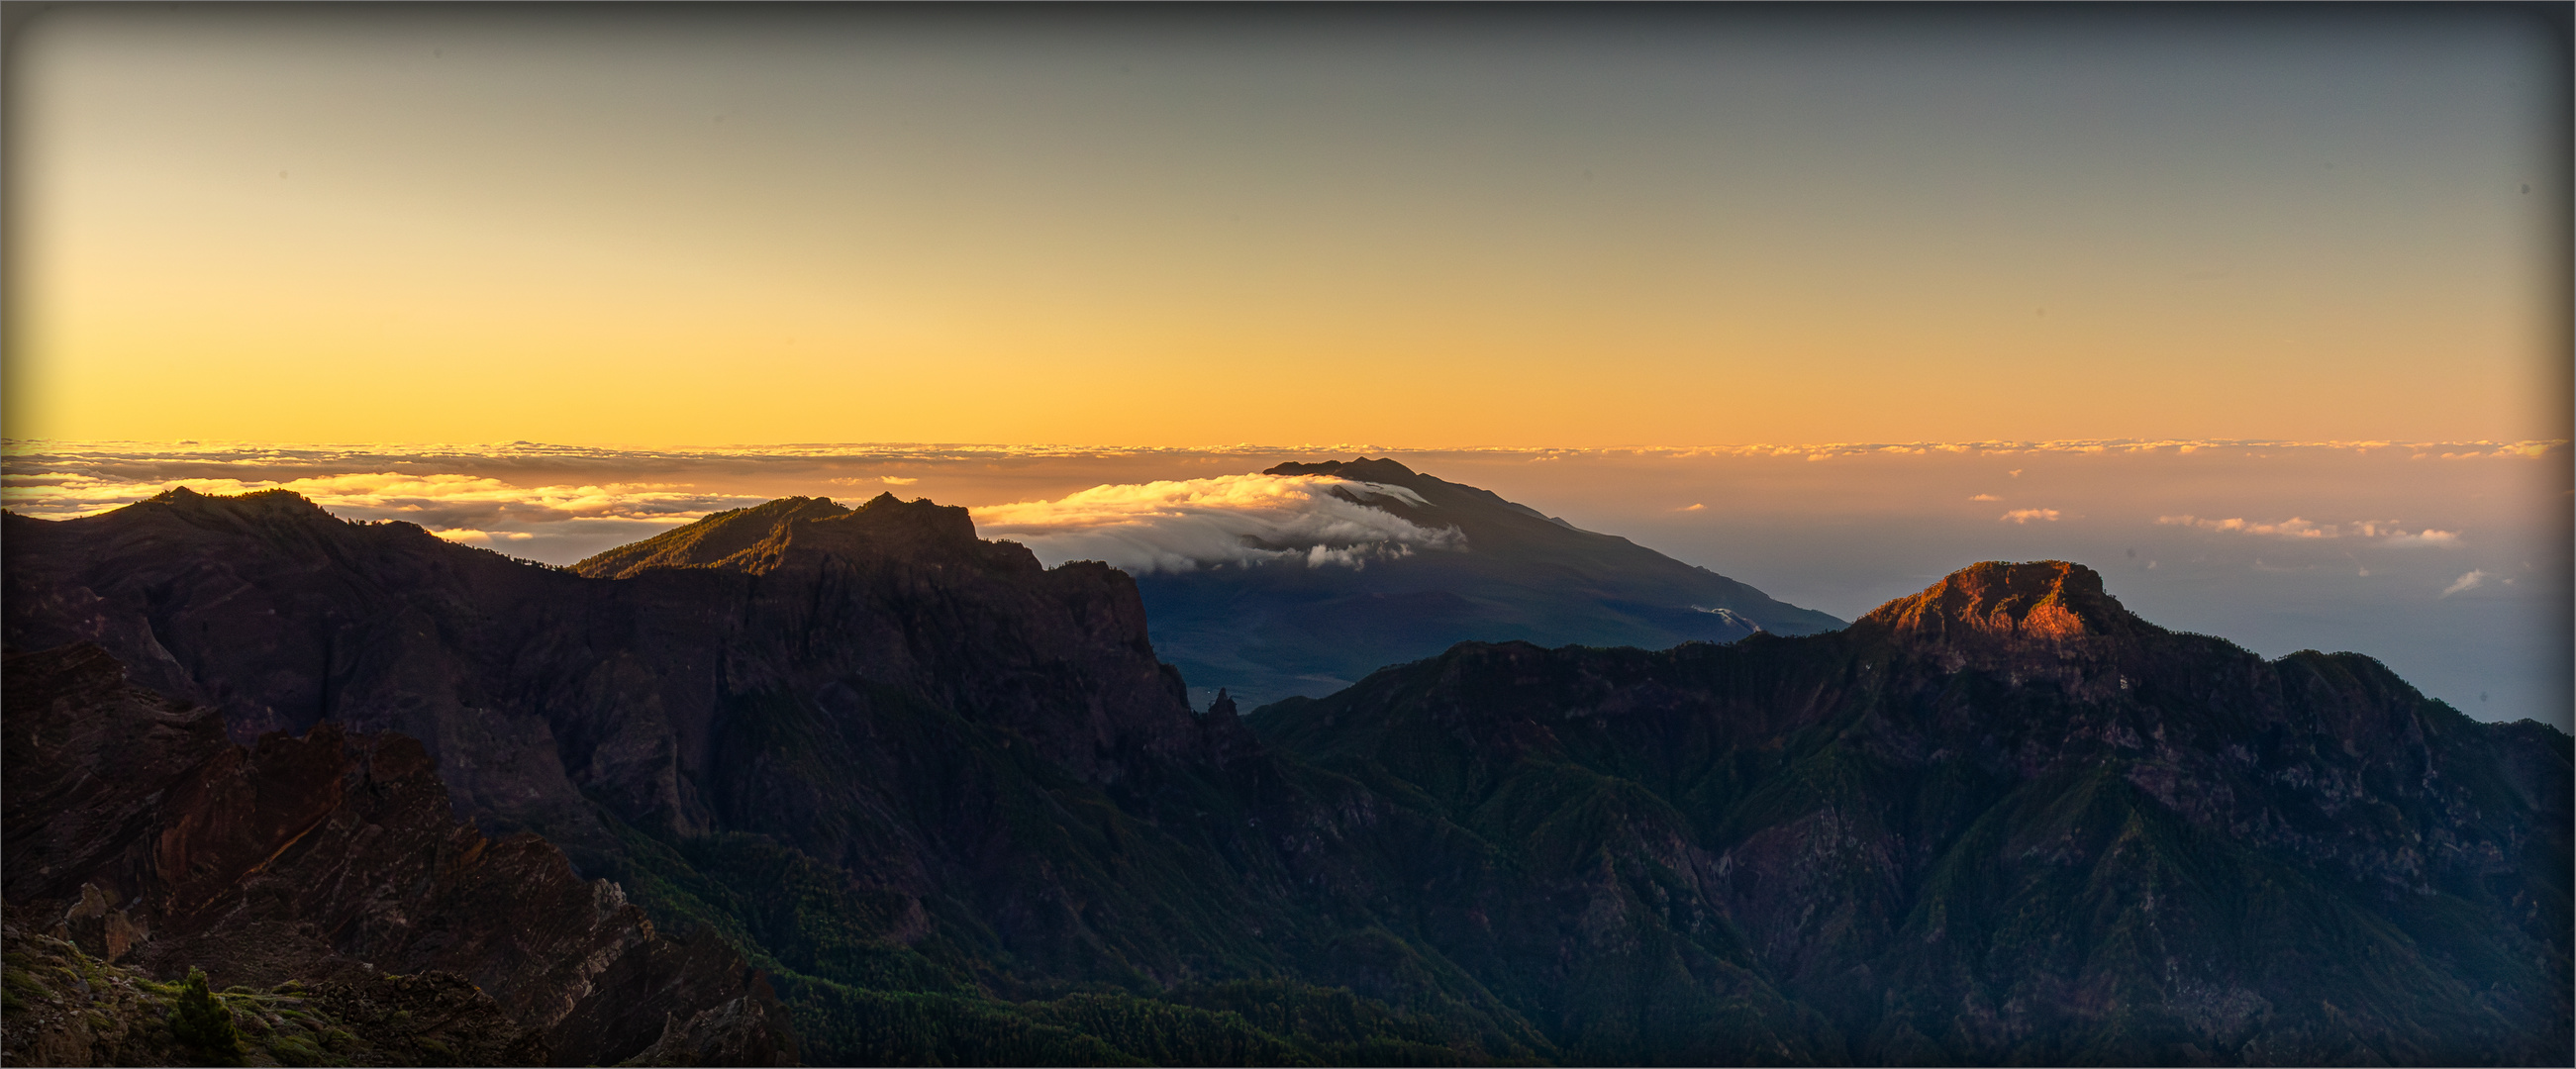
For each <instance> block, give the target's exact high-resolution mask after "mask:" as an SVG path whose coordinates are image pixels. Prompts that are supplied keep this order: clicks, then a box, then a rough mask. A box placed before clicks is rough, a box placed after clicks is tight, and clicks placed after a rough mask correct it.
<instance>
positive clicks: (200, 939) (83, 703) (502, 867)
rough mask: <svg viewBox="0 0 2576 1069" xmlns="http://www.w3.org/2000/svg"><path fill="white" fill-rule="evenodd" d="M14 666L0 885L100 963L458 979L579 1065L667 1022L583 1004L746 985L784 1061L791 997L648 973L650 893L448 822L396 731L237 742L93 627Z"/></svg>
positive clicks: (632, 1007) (680, 1007)
mask: <svg viewBox="0 0 2576 1069" xmlns="http://www.w3.org/2000/svg"><path fill="white" fill-rule="evenodd" d="M7 673H8V679H9V686H8V690H7V695H6V702H7V723H8V727H9V731H8V734H7V740H6V747H7V767H6V779H5V788H0V792H5V803H0V806H4V807H5V821H6V851H7V854H6V860H7V865H6V876H5V891H6V896H7V899H8V901H9V902H10V903H11V904H12V906H13V907H15V908H16V911H17V912H19V913H21V914H23V915H25V916H28V917H32V918H35V919H37V920H38V921H49V922H50V923H52V924H53V925H54V926H55V927H56V928H58V929H59V934H60V935H61V936H63V937H66V938H68V939H70V940H72V941H73V942H75V943H76V944H78V945H80V946H81V948H82V949H83V950H84V951H86V952H88V953H89V954H90V955H92V956H94V957H96V958H98V959H100V960H101V961H103V962H105V963H107V964H111V965H114V964H120V963H121V964H124V965H127V966H130V967H133V968H136V969H139V970H140V971H142V972H143V973H145V974H147V975H154V976H166V977H176V976H179V975H181V974H183V973H185V972H186V971H187V970H188V969H189V968H191V967H199V968H203V969H204V970H205V971H206V973H207V975H208V977H209V978H210V980H211V981H212V982H213V984H214V986H216V987H218V988H221V987H227V986H231V985H236V984H241V985H249V986H252V987H273V986H275V985H278V984H282V983H285V982H287V981H290V980H292V981H301V982H303V983H305V984H308V985H328V984H333V983H337V984H341V985H349V984H358V985H366V984H371V983H373V982H375V981H376V980H378V978H379V977H381V976H383V975H384V974H387V973H400V974H433V975H436V974H451V975H453V976H455V977H459V978H461V982H463V983H465V984H466V985H468V986H467V987H466V990H475V989H479V991H480V992H482V993H484V994H486V995H488V996H489V997H490V998H491V999H493V1000H497V1003H498V1005H499V1006H500V1007H502V1012H504V1013H505V1014H506V1015H507V1016H508V1018H509V1019H510V1020H512V1021H513V1022H515V1023H516V1024H517V1025H518V1026H519V1027H521V1028H524V1029H526V1030H528V1031H529V1032H531V1033H532V1034H533V1035H534V1037H540V1038H539V1039H538V1045H537V1046H536V1047H534V1048H532V1049H533V1050H534V1051H536V1052H538V1053H540V1054H542V1053H543V1052H545V1051H547V1050H549V1049H551V1051H552V1054H553V1057H554V1059H555V1060H556V1061H557V1062H558V1063H561V1064H572V1065H584V1064H599V1063H605V1062H615V1061H618V1060H620V1059H623V1058H626V1057H629V1056H632V1055H634V1054H635V1053H637V1052H638V1051H640V1050H642V1049H644V1048H645V1047H646V1046H647V1045H648V1044H650V1043H652V1042H653V1041H654V1040H655V1038H656V1036H657V1035H658V1032H659V1029H658V1027H657V1028H649V1029H642V1030H640V1031H639V1030H634V1029H629V1030H625V1031H622V1032H620V1031H614V1030H603V1029H598V1028H586V1027H581V1026H580V1025H579V1022H578V1020H577V1019H578V1018H582V1017H583V1016H585V1015H591V1016H596V1015H597V1014H598V1013H600V1012H602V1011H601V1010H598V1009H594V1007H607V1006H614V1007H617V1011H616V1012H619V1013H621V1014H628V1015H632V1014H634V1013H638V1012H647V1011H648V1010H649V1012H653V1013H654V1014H655V1015H656V1016H655V1019H654V1022H653V1023H654V1024H655V1025H657V1026H658V1025H659V1023H660V1020H659V1014H661V1013H677V1014H679V1015H680V1016H681V1017H682V1018H683V1019H686V1018H689V1017H692V1016H695V1015H697V1014H699V1013H702V1012H707V1011H713V1010H719V1009H721V1008H722V1007H723V1006H725V1005H726V1004H728V1003H731V1002H736V1001H741V1002H744V1003H745V1004H746V1005H749V1006H751V1008H752V1012H751V1014H750V1015H749V1017H748V1018H747V1019H745V1020H744V1021H743V1022H742V1025H741V1028H742V1029H743V1030H744V1031H745V1033H746V1034H745V1035H744V1036H743V1037H740V1039H739V1040H738V1042H737V1044H736V1045H737V1046H738V1047H739V1046H746V1045H747V1046H748V1047H751V1048H756V1053H757V1054H759V1055H763V1056H764V1057H761V1058H760V1059H759V1060H758V1061H756V1062H752V1063H750V1064H771V1063H773V1062H774V1061H776V1060H777V1059H779V1058H784V1059H786V1060H787V1061H790V1062H792V1061H793V1060H794V1051H795V1047H794V1040H793V1037H792V1033H790V1032H789V1031H788V1029H787V1028H786V1026H785V1014H784V1011H783V1010H781V1009H780V1008H778V1006H777V1004H776V1000H775V998H774V996H772V995H770V994H769V992H768V991H767V990H766V988H765V986H763V985H761V984H760V982H759V981H758V979H757V978H756V977H753V976H751V975H750V974H749V973H748V972H747V971H746V970H745V969H744V967H743V965H742V963H741V961H740V959H739V958H730V955H727V957H728V958H729V959H730V960H729V961H726V960H717V961H706V962H700V963H697V964H696V967H695V968H694V969H691V970H683V971H684V972H687V973H690V974H691V976H692V979H694V980H695V981H696V983H697V985H698V987H697V989H693V990H686V991H674V990H671V989H670V985H669V980H670V979H671V978H672V976H674V975H678V974H677V973H675V972H674V970H672V969H669V968H661V969H658V970H656V969H651V968H639V966H640V965H642V963H644V962H647V961H649V960H651V959H653V958H654V957H655V956H656V955H660V954H664V953H666V952H665V951H663V950H662V949H661V948H662V941H661V940H660V939H658V938H657V937H656V936H655V935H654V932H653V928H652V925H651V923H650V922H649V921H648V920H646V918H645V916H644V913H643V911H642V910H640V909H638V908H637V907H635V906H633V905H630V904H628V903H627V902H626V901H625V899H624V896H623V895H622V894H621V893H620V892H619V890H618V888H617V887H616V886H615V885H613V884H611V883H609V882H608V881H606V880H590V881H584V880H582V879H580V878H578V877H576V876H575V875H574V874H573V872H572V869H571V866H570V865H569V864H567V863H566V862H565V860H564V857H563V855H562V854H561V853H560V852H558V851H556V850H555V849H554V848H553V847H552V846H549V845H547V844H546V843H545V842H544V841H543V840H541V839H539V838H537V837H536V836H533V835H526V834H521V835H516V836H512V837H510V838H506V839H502V840H499V841H493V840H489V839H486V838H485V837H484V836H483V835H482V834H480V833H478V832H476V831H475V830H474V829H473V828H472V827H471V826H469V825H460V824H458V823H457V822H456V820H455V818H454V817H453V816H452V815H451V808H450V803H449V799H448V797H447V793H446V791H445V789H444V788H443V787H442V786H441V785H440V783H439V781H438V778H437V775H436V774H435V771H434V770H433V768H432V766H431V764H430V761H429V758H428V755H427V753H426V752H425V751H424V750H423V749H422V747H421V746H420V745H419V744H418V743H417V742H415V741H413V740H411V739H409V738H405V737H402V736H399V735H392V734H364V733H356V734H353V733H350V732H347V731H345V730H343V729H342V728H341V727H340V726H339V725H338V724H335V723H331V722H324V723H321V724H318V725H316V726H315V727H314V728H313V729H312V730H311V731H309V732H307V733H306V734H305V735H304V737H302V738H295V737H292V736H288V735H286V734H284V733H272V734H269V735H266V736H263V737H262V738H260V739H259V740H258V742H257V744H256V745H255V746H253V747H249V748H244V747H241V746H237V745H234V744H233V743H230V742H228V741H226V740H225V738H224V736H223V731H222V724H221V721H220V715H219V713H217V712H216V711H215V710H213V709H210V708H203V707H197V708H189V707H182V706H179V705H176V704H174V703H171V702H168V701H166V700H164V699H162V698H160V697H159V696H158V695H154V694H151V693H150V692H147V691H143V690H140V689H137V688H134V687H132V686H130V685H127V684H126V683H125V681H124V679H123V671H122V666H120V665H119V664H117V663H116V661H115V660H114V659H113V658H111V657H109V656H108V655H107V654H106V653H105V652H104V651H101V650H99V649H98V648H97V647H95V646H90V645H85V644H83V645H73V646H66V647H62V648H59V649H56V650H52V651H47V652H42V653H35V654H27V655H22V656H17V657H13V658H10V659H9V661H8V664H7ZM424 997H427V996H426V995H425V996H424ZM397 1001H398V1000H397ZM568 1025H570V1027H567V1026H568Z"/></svg>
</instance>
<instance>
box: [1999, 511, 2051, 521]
mask: <svg viewBox="0 0 2576 1069" xmlns="http://www.w3.org/2000/svg"><path fill="white" fill-rule="evenodd" d="M2057 517H2058V511H2057V510H2056V509H2014V510H2012V511H2011V512H2007V513H2004V514H2003V515H2001V516H1997V517H1995V522H1997V523H2029V522H2030V521H2032V520H2041V521H2049V522H2054V521H2055V520H2056V519H2057Z"/></svg>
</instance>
